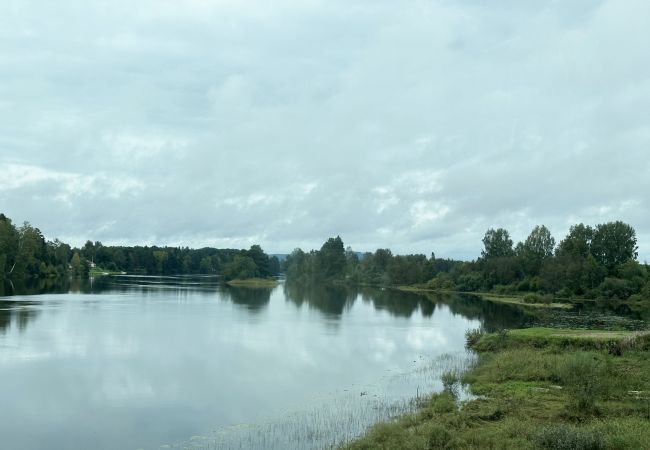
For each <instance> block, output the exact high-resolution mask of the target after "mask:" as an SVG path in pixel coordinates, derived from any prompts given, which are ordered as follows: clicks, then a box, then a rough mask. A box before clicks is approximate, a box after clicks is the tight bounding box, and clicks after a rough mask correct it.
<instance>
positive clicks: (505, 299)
mask: <svg viewBox="0 0 650 450" xmlns="http://www.w3.org/2000/svg"><path fill="white" fill-rule="evenodd" d="M395 289H397V290H400V291H405V292H439V293H442V294H469V295H475V296H477V297H480V298H482V299H483V300H487V301H490V302H494V303H506V304H508V305H517V306H521V307H524V308H552V309H571V308H573V304H572V303H571V301H570V300H569V299H565V298H558V297H553V299H552V301H550V302H540V303H530V302H527V301H526V296H527V295H530V294H529V293H528V294H527V293H521V295H502V294H494V293H491V292H464V291H456V290H441V289H429V288H427V287H424V286H397V287H395ZM559 300H562V301H559Z"/></svg>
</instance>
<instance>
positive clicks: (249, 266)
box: [222, 255, 257, 281]
mask: <svg viewBox="0 0 650 450" xmlns="http://www.w3.org/2000/svg"><path fill="white" fill-rule="evenodd" d="M256 271H257V267H256V266H255V261H253V259H252V258H250V257H249V256H241V255H235V258H234V259H233V260H232V262H230V263H228V264H226V265H225V266H224V268H223V272H222V275H223V279H224V280H225V281H230V280H246V279H248V278H254V277H255V273H256Z"/></svg>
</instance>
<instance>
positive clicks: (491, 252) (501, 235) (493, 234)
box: [481, 228, 514, 260]
mask: <svg viewBox="0 0 650 450" xmlns="http://www.w3.org/2000/svg"><path fill="white" fill-rule="evenodd" d="M483 245H484V247H485V248H484V249H483V251H482V252H481V256H482V257H483V259H486V260H487V259H492V258H503V257H507V256H512V255H514V250H513V249H512V239H510V234H509V233H508V231H507V230H505V229H503V228H497V229H496V230H495V229H492V228H490V229H489V230H487V231H486V233H485V236H484V237H483Z"/></svg>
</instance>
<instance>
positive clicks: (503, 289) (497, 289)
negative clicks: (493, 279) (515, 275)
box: [492, 283, 517, 295]
mask: <svg viewBox="0 0 650 450" xmlns="http://www.w3.org/2000/svg"><path fill="white" fill-rule="evenodd" d="M516 291H517V285H516V284H515V283H512V284H496V285H494V287H493V288H492V292H494V293H495V294H499V295H509V294H513V293H515V292H516Z"/></svg>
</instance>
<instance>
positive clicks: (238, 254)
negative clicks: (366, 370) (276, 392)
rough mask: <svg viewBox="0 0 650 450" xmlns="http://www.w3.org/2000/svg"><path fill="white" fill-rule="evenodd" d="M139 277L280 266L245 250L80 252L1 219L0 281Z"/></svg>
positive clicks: (253, 273) (263, 273) (247, 274)
mask: <svg viewBox="0 0 650 450" xmlns="http://www.w3.org/2000/svg"><path fill="white" fill-rule="evenodd" d="M93 266H97V267H101V268H102V269H104V270H107V271H122V272H127V273H134V274H143V275H179V274H181V275H182V274H219V275H221V276H222V277H223V278H224V279H225V280H226V281H228V280H232V279H245V278H254V277H260V278H266V277H270V276H275V275H278V274H279V272H280V261H279V260H278V258H277V257H275V256H269V255H267V254H266V253H265V252H264V251H263V250H262V248H261V247H260V246H259V245H253V246H251V247H250V248H249V249H248V250H236V249H216V248H208V247H206V248H201V249H190V248H187V247H184V248H181V247H156V246H134V247H128V246H105V245H102V243H101V242H91V241H87V242H86V243H85V245H84V246H83V247H81V248H73V247H71V246H70V245H68V244H66V243H64V242H61V241H59V240H58V239H55V240H54V241H47V240H46V239H45V238H44V236H43V234H42V232H41V231H40V230H39V229H38V228H35V227H33V226H32V225H30V224H29V223H27V222H25V223H24V224H23V225H22V226H20V227H17V226H15V225H14V224H13V223H12V221H11V219H9V218H8V217H6V216H5V215H4V214H0V279H10V280H28V279H39V278H55V277H63V276H74V277H87V276H88V274H89V272H90V269H91V267H93Z"/></svg>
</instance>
